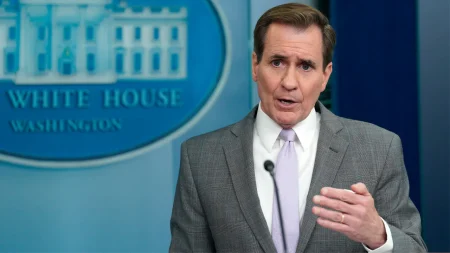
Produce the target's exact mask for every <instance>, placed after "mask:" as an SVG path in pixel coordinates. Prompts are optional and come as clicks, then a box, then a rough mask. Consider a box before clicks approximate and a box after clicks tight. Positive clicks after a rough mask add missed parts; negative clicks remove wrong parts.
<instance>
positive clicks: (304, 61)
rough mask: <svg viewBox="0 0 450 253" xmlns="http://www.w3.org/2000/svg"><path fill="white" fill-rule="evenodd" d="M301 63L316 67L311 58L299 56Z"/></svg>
mask: <svg viewBox="0 0 450 253" xmlns="http://www.w3.org/2000/svg"><path fill="white" fill-rule="evenodd" d="M297 59H298V60H299V61H300V62H301V63H306V64H308V65H309V66H311V67H313V68H315V67H316V63H315V62H314V61H312V60H310V59H301V58H297Z"/></svg>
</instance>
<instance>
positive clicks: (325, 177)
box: [297, 103, 348, 252]
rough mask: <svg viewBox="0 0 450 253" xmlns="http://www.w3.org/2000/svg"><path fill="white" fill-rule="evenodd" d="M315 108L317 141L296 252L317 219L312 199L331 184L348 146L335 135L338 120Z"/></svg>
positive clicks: (307, 238) (302, 245)
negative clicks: (318, 115) (317, 111)
mask: <svg viewBox="0 0 450 253" xmlns="http://www.w3.org/2000/svg"><path fill="white" fill-rule="evenodd" d="M316 108H317V109H318V110H319V111H320V113H321V121H320V133H319V141H318V143H317V153H316V159H315V162H314V170H313V175H312V178H311V185H310V187H309V192H308V196H307V199H306V207H305V213H304V216H303V221H302V224H301V226H300V238H299V243H298V246H297V252H304V250H305V249H306V246H307V243H308V241H309V239H310V237H311V234H312V232H313V230H314V227H315V225H316V220H317V217H316V216H315V215H314V214H313V213H312V207H313V202H312V198H313V197H314V196H315V195H318V194H319V193H320V189H322V188H323V187H325V186H331V185H332V184H333V181H334V179H335V177H336V173H337V171H338V169H339V167H340V165H341V162H342V159H343V158H344V154H345V152H346V150H347V146H348V142H347V141H346V140H345V139H343V138H342V137H340V136H339V135H337V133H338V132H339V131H341V130H342V128H343V126H342V123H341V122H340V121H339V119H338V118H337V117H336V116H335V115H334V114H332V113H331V112H330V111H328V110H327V109H326V108H325V107H324V106H323V105H322V104H320V103H318V104H317V106H316Z"/></svg>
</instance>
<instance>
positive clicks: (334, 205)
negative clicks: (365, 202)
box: [313, 195, 357, 214]
mask: <svg viewBox="0 0 450 253" xmlns="http://www.w3.org/2000/svg"><path fill="white" fill-rule="evenodd" d="M313 202H314V204H316V205H320V206H323V207H326V208H330V209H333V210H336V211H339V212H344V213H349V214H355V213H357V209H356V208H355V206H354V205H352V204H349V203H347V202H343V201H340V200H337V199H332V198H328V197H325V196H319V195H317V196H314V197H313Z"/></svg>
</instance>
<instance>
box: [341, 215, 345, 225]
mask: <svg viewBox="0 0 450 253" xmlns="http://www.w3.org/2000/svg"><path fill="white" fill-rule="evenodd" d="M344 219H345V215H344V214H342V213H341V223H344Z"/></svg>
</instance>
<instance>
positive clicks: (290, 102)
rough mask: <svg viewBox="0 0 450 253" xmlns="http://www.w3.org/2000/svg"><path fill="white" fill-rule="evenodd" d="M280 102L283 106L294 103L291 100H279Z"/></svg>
mask: <svg viewBox="0 0 450 253" xmlns="http://www.w3.org/2000/svg"><path fill="white" fill-rule="evenodd" d="M278 101H280V102H281V103H282V104H285V105H290V104H293V103H294V101H293V100H289V99H278Z"/></svg>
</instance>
